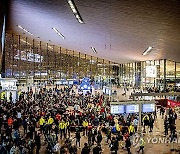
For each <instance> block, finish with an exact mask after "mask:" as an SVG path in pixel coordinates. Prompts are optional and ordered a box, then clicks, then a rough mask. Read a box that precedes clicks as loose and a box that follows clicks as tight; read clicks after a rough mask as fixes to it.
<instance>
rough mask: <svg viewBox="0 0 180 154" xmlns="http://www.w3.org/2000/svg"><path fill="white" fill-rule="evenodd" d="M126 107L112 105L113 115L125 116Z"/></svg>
mask: <svg viewBox="0 0 180 154" xmlns="http://www.w3.org/2000/svg"><path fill="white" fill-rule="evenodd" d="M124 111H125V110H124V105H111V114H123V113H124Z"/></svg>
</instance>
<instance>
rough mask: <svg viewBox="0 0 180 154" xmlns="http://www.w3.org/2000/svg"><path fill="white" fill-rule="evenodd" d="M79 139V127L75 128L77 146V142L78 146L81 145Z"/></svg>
mask: <svg viewBox="0 0 180 154" xmlns="http://www.w3.org/2000/svg"><path fill="white" fill-rule="evenodd" d="M80 140H81V134H80V131H79V129H77V130H76V146H77V144H78V143H79V147H80V146H81V142H80Z"/></svg>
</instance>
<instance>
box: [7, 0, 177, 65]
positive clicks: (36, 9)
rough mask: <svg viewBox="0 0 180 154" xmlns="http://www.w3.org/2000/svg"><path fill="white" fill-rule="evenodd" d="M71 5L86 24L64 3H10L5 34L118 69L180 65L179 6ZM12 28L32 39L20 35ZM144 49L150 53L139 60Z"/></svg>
mask: <svg viewBox="0 0 180 154" xmlns="http://www.w3.org/2000/svg"><path fill="white" fill-rule="evenodd" d="M74 2H75V4H76V6H77V8H78V10H79V12H80V14H81V16H82V18H83V20H84V22H85V24H80V23H78V21H77V20H76V18H75V16H74V15H73V13H72V11H71V9H70V7H69V5H68V3H67V1H66V0H12V1H11V2H10V9H9V14H8V19H9V20H8V28H7V30H8V31H9V32H13V33H17V34H21V35H24V36H28V37H29V38H33V39H37V38H38V37H40V40H42V41H44V42H49V40H50V41H51V44H53V45H57V46H62V47H63V48H67V49H70V50H75V51H79V52H82V53H86V54H89V55H93V56H97V57H100V58H104V59H107V60H111V61H114V62H117V63H126V62H134V61H142V60H153V59H164V58H165V59H171V60H174V61H178V62H179V61H180V1H179V0H163V1H162V0H149V1H147V0H136V1H134V0H90V1H87V0H74ZM17 25H21V26H22V27H24V28H25V29H27V30H28V31H30V32H31V33H33V35H29V34H28V33H25V34H23V33H24V32H23V31H22V29H20V28H18V26H17ZM52 27H55V28H57V29H58V30H59V31H60V32H61V33H62V34H63V35H64V36H65V39H62V38H61V37H59V36H58V35H57V34H56V33H55V32H54V31H53V30H52ZM149 46H152V47H153V50H152V52H151V53H150V54H149V55H147V56H143V55H142V53H143V51H144V50H145V49H146V48H148V47H149ZM91 47H95V48H96V50H97V54H95V53H93V52H92V50H91Z"/></svg>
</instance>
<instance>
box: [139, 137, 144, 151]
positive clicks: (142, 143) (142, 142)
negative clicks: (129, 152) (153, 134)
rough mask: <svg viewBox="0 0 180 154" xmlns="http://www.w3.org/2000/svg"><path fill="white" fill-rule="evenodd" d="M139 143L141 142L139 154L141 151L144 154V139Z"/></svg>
mask: <svg viewBox="0 0 180 154" xmlns="http://www.w3.org/2000/svg"><path fill="white" fill-rule="evenodd" d="M139 142H140V147H139V150H138V151H137V152H138V153H139V152H140V151H142V154H143V153H144V145H145V141H144V138H143V137H141V138H140V141H139Z"/></svg>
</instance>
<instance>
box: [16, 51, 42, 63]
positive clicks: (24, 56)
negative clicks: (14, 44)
mask: <svg viewBox="0 0 180 154" xmlns="http://www.w3.org/2000/svg"><path fill="white" fill-rule="evenodd" d="M14 59H20V60H23V61H28V62H36V63H40V62H42V61H43V56H41V55H39V54H34V53H32V52H31V51H30V52H28V51H27V52H26V51H19V50H17V54H16V55H15V56H14Z"/></svg>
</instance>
